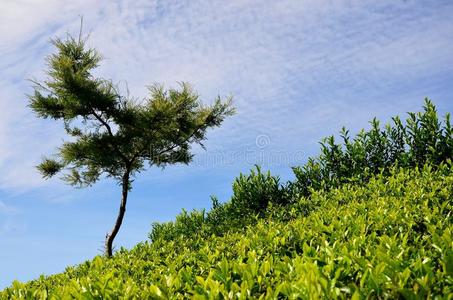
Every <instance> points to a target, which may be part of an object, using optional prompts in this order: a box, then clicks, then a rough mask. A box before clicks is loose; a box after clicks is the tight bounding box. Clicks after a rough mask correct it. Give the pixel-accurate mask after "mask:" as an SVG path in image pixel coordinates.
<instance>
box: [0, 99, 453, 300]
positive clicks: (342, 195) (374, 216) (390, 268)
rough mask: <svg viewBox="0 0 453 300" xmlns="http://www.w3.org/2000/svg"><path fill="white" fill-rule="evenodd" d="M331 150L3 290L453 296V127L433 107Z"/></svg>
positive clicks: (51, 294)
mask: <svg viewBox="0 0 453 300" xmlns="http://www.w3.org/2000/svg"><path fill="white" fill-rule="evenodd" d="M342 140H343V143H342V144H336V143H335V140H334V138H333V137H330V138H327V139H326V140H324V142H323V143H322V151H321V155H320V156H319V157H318V158H314V159H310V160H309V161H308V163H307V164H306V165H304V166H302V167H299V168H295V169H294V172H295V174H296V178H297V179H296V180H295V181H294V182H288V183H281V182H280V180H279V178H278V177H275V176H272V175H271V174H270V173H269V172H262V171H261V169H260V168H259V167H257V168H256V169H255V170H252V171H251V173H250V174H247V175H243V174H241V175H240V176H239V177H238V178H237V179H236V180H235V182H234V184H233V196H232V199H231V200H230V201H228V202H226V203H220V202H219V201H218V200H217V199H215V198H213V208H212V209H211V210H210V211H209V212H205V211H192V212H185V211H184V212H183V213H182V214H180V215H179V216H177V218H176V220H175V221H174V222H169V223H164V224H154V225H153V229H152V231H151V233H150V239H151V241H150V242H143V243H140V244H138V245H137V246H136V247H134V248H133V249H132V250H124V249H122V250H120V251H118V252H117V253H115V255H114V257H113V258H111V259H109V258H107V257H102V256H98V257H96V258H95V259H94V260H92V261H87V262H85V263H83V264H81V265H78V266H75V267H68V268H67V270H66V271H65V272H64V273H61V274H57V275H53V276H49V277H41V278H39V279H37V280H34V281H31V282H28V283H19V282H14V283H13V285H12V286H11V287H9V288H7V289H6V290H5V291H3V292H0V298H6V299H10V298H11V299H15V298H19V299H21V298H27V299H36V298H38V299H39V298H42V299H46V298H50V299H69V298H80V299H118V298H127V299H129V298H135V299H167V298H180V299H182V298H195V299H225V298H228V299H230V298H232V299H245V298H261V299H277V298H279V299H280V298H288V299H299V298H318V297H325V298H354V299H359V298H367V297H371V298H404V299H416V298H427V297H435V296H440V297H445V298H451V297H453V238H452V236H453V234H452V233H453V222H452V221H453V220H452V218H453V216H452V206H453V201H452V199H453V164H452V163H451V158H452V150H453V142H452V141H453V134H452V129H451V124H450V119H449V116H446V118H445V120H444V122H443V123H441V122H440V121H439V120H438V117H437V113H436V110H435V107H434V105H433V104H432V103H431V102H429V101H426V102H425V107H424V111H423V112H422V113H417V114H409V118H408V120H407V121H406V123H405V124H403V123H402V122H401V121H399V119H398V118H395V119H394V123H393V125H388V126H386V127H385V128H384V129H381V128H380V127H379V123H378V122H377V121H376V120H374V121H372V128H371V130H369V131H362V132H361V133H359V134H358V135H357V136H356V137H355V138H354V139H352V140H351V139H350V138H349V137H348V135H347V131H346V130H343V133H342Z"/></svg>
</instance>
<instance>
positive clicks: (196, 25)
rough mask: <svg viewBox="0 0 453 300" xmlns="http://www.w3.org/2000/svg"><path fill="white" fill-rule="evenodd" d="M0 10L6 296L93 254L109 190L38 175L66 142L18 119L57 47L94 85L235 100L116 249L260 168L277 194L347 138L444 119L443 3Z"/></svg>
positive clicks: (143, 203) (26, 116) (452, 42)
mask: <svg viewBox="0 0 453 300" xmlns="http://www.w3.org/2000/svg"><path fill="white" fill-rule="evenodd" d="M65 2H66V1H59V0H34V1H1V2H0V174H1V176H0V288H2V287H5V286H7V285H9V283H10V282H11V281H12V280H14V279H19V280H22V281H24V280H29V279H32V278H35V277H37V276H39V275H40V274H41V273H44V274H51V273H55V272H60V271H63V270H64V268H65V267H66V266H67V265H70V264H76V263H80V262H82V261H84V260H86V259H90V258H92V257H93V256H95V255H97V254H100V253H101V249H102V245H103V238H104V236H105V234H106V232H107V231H108V230H110V228H111V226H112V225H113V222H114V220H115V217H116V213H117V209H118V205H119V187H118V186H117V185H115V183H114V182H112V181H109V180H104V181H101V182H100V183H98V184H97V185H95V186H94V187H92V188H89V189H82V190H76V189H73V188H71V187H68V186H66V185H65V184H64V183H63V182H61V181H59V180H58V179H52V180H50V181H44V180H42V179H41V178H40V176H39V174H38V173H37V172H36V170H35V169H34V167H33V166H34V165H36V164H37V163H38V161H39V160H40V158H41V157H42V156H43V155H45V154H50V153H52V152H53V150H54V149H55V147H57V146H58V145H59V144H60V143H61V142H62V141H63V140H64V138H65V137H64V132H63V129H62V125H61V124H59V123H57V122H52V121H45V120H40V119H37V118H36V117H35V116H34V115H33V113H32V112H31V111H30V110H29V109H28V108H27V98H26V96H25V95H26V94H27V93H30V92H31V83H30V82H29V81H28V79H33V78H35V79H44V78H45V74H44V69H45V57H46V56H47V55H49V54H50V53H52V52H53V51H54V49H53V48H52V47H51V45H50V44H49V40H50V38H52V37H56V36H60V37H64V35H65V34H66V33H68V32H69V33H72V34H77V33H78V29H79V22H80V19H79V16H80V15H83V16H84V30H85V32H89V33H90V40H89V43H90V45H91V46H93V47H96V48H98V50H99V51H100V52H101V53H102V54H103V56H104V58H105V60H104V61H103V64H102V66H101V67H100V68H99V69H98V70H97V71H96V74H98V75H101V76H103V77H105V78H110V79H112V80H114V81H115V82H119V83H120V85H121V86H122V88H123V90H126V87H127V88H128V89H129V91H130V93H131V95H133V96H135V97H138V98H143V97H146V85H149V84H152V83H155V82H158V83H164V84H165V85H166V86H175V85H176V83H177V82H179V81H188V82H190V83H191V84H193V86H194V88H195V89H196V90H197V91H198V92H199V94H200V95H201V98H202V99H203V101H205V102H208V103H209V102H210V101H212V100H213V99H214V98H215V97H216V96H217V95H221V96H228V95H232V96H233V97H234V99H235V105H236V107H237V110H238V114H237V115H235V116H234V117H231V118H230V119H228V120H227V121H226V122H225V123H224V125H223V126H222V127H221V128H218V129H214V130H212V131H211V132H210V134H209V140H208V141H207V142H206V147H207V151H203V150H201V149H198V148H195V149H194V151H195V153H196V154H197V155H196V157H195V160H194V162H193V164H192V165H190V166H173V167H169V168H167V169H165V170H160V169H153V170H149V171H146V172H144V173H142V174H140V175H139V177H138V178H137V179H136V181H135V182H134V187H133V190H132V192H131V194H130V198H129V199H130V200H129V203H128V209H127V213H126V217H125V221H124V223H123V227H122V229H121V231H120V233H119V235H118V237H117V239H116V245H117V247H120V246H125V247H131V246H133V245H134V244H136V243H137V242H139V241H142V240H145V239H146V238H147V233H148V232H149V230H150V226H151V223H152V222H154V221H166V220H171V219H172V218H173V217H174V216H175V215H176V214H177V213H178V212H179V211H180V210H181V209H182V208H186V209H193V208H204V207H206V208H208V207H209V206H210V198H209V196H210V195H217V196H218V197H219V198H220V199H221V200H223V201H224V200H228V198H229V196H230V195H231V183H232V181H233V180H234V178H235V177H236V176H237V175H238V174H239V173H240V172H247V170H249V169H250V168H251V167H252V166H253V165H254V164H261V165H262V166H263V168H266V169H270V170H272V172H273V173H274V174H276V175H280V176H281V177H282V178H283V179H284V180H286V179H291V178H292V174H291V168H290V167H291V166H295V165H300V164H302V163H303V162H304V161H305V160H306V158H307V156H311V155H316V154H317V152H318V144H317V142H318V141H319V140H320V139H321V138H322V137H324V136H326V135H329V134H332V133H337V132H338V131H339V129H340V128H341V126H343V125H344V126H346V127H348V128H350V129H351V130H352V131H353V132H355V131H357V130H359V129H360V128H364V127H365V128H366V127H368V121H369V120H370V119H371V118H373V117H374V116H377V117H378V118H380V119H381V120H384V121H387V120H389V118H390V117H391V116H393V115H401V116H404V115H405V113H406V112H408V111H417V110H420V108H421V105H422V103H423V98H424V97H430V98H431V99H433V100H434V102H435V103H436V105H437V106H438V109H439V111H440V113H441V114H445V113H446V112H453V18H452V17H451V16H452V15H453V2H452V1H449V0H448V1H440V0H439V1H412V0H406V1H396V0H389V1H363V0H361V1H341V0H338V1H321V0H316V1H315V0H313V1H305V0H299V1H296V0H293V1H286V0H281V1H242V0H238V1H235V0H233V1H196V0H191V1H180V0H178V1H154V0H116V1H89V0H79V1H71V4H65Z"/></svg>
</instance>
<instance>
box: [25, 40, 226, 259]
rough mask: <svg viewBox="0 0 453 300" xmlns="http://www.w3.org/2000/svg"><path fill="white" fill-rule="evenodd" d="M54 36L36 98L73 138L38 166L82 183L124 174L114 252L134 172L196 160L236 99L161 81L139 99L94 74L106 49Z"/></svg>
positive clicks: (44, 114)
mask: <svg viewBox="0 0 453 300" xmlns="http://www.w3.org/2000/svg"><path fill="white" fill-rule="evenodd" d="M52 43H53V45H54V46H55V47H56V53H54V54H52V55H50V56H49V57H48V70H47V74H48V79H47V80H45V81H43V82H37V81H35V82H34V83H35V85H34V93H33V94H32V95H30V96H29V99H30V103H29V105H30V107H31V109H32V110H33V111H34V112H35V113H36V114H37V115H38V116H39V117H41V118H50V119H54V120H60V121H62V123H63V124H64V128H65V130H66V132H67V134H68V135H69V136H70V139H69V141H66V142H64V143H63V144H62V145H61V147H59V148H58V151H57V153H56V154H54V155H53V156H52V157H51V158H45V159H43V161H42V163H41V164H40V165H39V166H38V167H37V168H38V170H39V171H40V172H41V173H42V175H43V177H44V178H50V177H52V176H54V175H56V174H57V173H60V172H62V173H63V176H62V179H63V180H65V181H66V182H68V183H69V184H71V185H73V186H78V187H87V186H91V185H93V184H94V183H95V182H97V181H98V180H99V179H100V178H101V177H102V176H106V177H111V178H114V179H115V180H117V181H118V183H119V184H120V186H121V188H122V195H121V204H120V208H119V212H118V216H117V219H116V222H115V225H114V227H113V229H112V230H111V232H110V233H108V234H107V235H106V239H105V252H106V255H107V256H109V257H110V256H112V245H113V240H114V239H115V237H116V235H117V233H118V231H119V229H120V227H121V223H122V221H123V217H124V214H125V211H126V203H127V197H128V192H129V191H130V190H131V187H132V186H131V183H132V179H133V178H134V177H135V176H136V175H137V174H138V173H139V172H140V171H142V170H144V169H145V168H146V165H147V164H148V165H149V166H155V167H164V166H166V165H169V164H176V163H184V164H188V163H189V162H190V161H191V160H192V157H193V154H192V153H191V145H193V144H199V145H201V146H202V147H204V146H203V144H202V142H203V141H204V140H205V139H206V132H207V130H208V129H209V128H211V127H216V126H220V125H221V123H222V122H223V121H224V119H225V118H226V117H227V116H230V115H232V114H234V107H233V106H232V104H231V98H228V99H226V100H225V101H223V100H222V99H220V97H218V98H217V99H216V100H215V102H214V103H213V104H212V105H210V106H207V105H203V104H202V103H201V101H200V100H199V96H198V94H197V93H195V92H194V91H193V90H192V89H191V87H190V86H189V85H188V84H186V83H182V84H181V85H180V86H179V88H177V89H164V88H163V87H162V86H160V85H153V86H151V87H149V96H148V97H147V98H146V99H144V100H143V101H137V100H134V99H131V98H130V97H126V96H123V95H121V93H120V91H119V88H118V86H117V85H115V84H114V83H113V82H112V81H111V80H106V79H103V78H96V77H94V76H93V75H92V71H93V70H94V69H95V68H96V67H97V66H98V65H99V63H100V61H101V56H100V54H99V53H98V52H97V50H96V49H93V48H88V47H87V46H86V39H82V38H80V36H79V38H78V39H76V38H73V37H71V36H69V37H67V38H66V39H64V40H62V39H55V40H53V41H52Z"/></svg>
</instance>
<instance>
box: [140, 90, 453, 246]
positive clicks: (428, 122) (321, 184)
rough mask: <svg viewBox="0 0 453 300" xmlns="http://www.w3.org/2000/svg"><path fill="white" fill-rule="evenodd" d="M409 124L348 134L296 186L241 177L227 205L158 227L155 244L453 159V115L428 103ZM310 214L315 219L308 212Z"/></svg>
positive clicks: (302, 170)
mask: <svg viewBox="0 0 453 300" xmlns="http://www.w3.org/2000/svg"><path fill="white" fill-rule="evenodd" d="M408 115H409V116H408V118H407V120H406V122H405V123H403V122H402V121H401V120H400V118H399V117H394V118H393V119H392V120H393V123H392V124H387V125H385V126H384V128H381V127H380V122H379V121H378V120H376V119H373V120H372V121H371V122H370V123H371V129H370V130H368V131H365V130H361V131H360V132H359V133H358V134H357V135H356V136H355V137H354V138H351V137H350V136H349V131H348V130H346V129H345V128H343V129H342V131H341V132H340V137H341V140H342V143H336V142H335V137H334V136H330V137H327V138H325V139H324V140H323V141H322V142H321V143H320V144H321V154H320V155H319V156H318V157H315V158H309V159H308V162H307V163H306V164H305V165H304V166H302V167H295V168H293V171H294V174H295V176H296V180H295V181H294V182H286V183H284V184H282V183H281V182H280V179H279V177H277V176H273V175H271V174H270V172H262V171H261V169H260V167H259V166H256V167H255V169H254V170H251V171H250V174H240V176H239V177H238V178H236V179H235V181H234V183H233V196H232V198H231V200H230V201H228V202H226V203H219V201H218V200H217V199H216V198H215V197H213V208H212V209H211V210H210V211H209V212H206V211H204V210H203V211H196V210H194V211H192V212H190V213H188V212H186V211H183V213H182V214H181V215H179V216H178V217H177V218H176V220H175V221H174V222H168V223H163V224H159V223H155V224H153V228H152V231H151V233H150V235H149V237H150V238H151V240H153V241H154V240H157V239H166V240H168V241H170V240H172V239H174V238H175V237H176V236H178V235H184V236H190V235H191V234H192V233H193V232H197V234H202V235H204V236H210V235H211V234H215V235H219V236H221V235H224V234H227V233H230V232H232V231H238V230H239V231H240V230H242V229H243V228H244V227H246V226H248V225H252V224H255V223H256V222H257V221H258V219H259V218H260V217H263V216H265V215H266V214H267V211H268V207H269V206H270V205H271V206H276V205H277V206H288V207H290V206H291V205H293V204H294V203H296V202H298V201H299V199H300V198H301V197H309V196H310V195H311V194H312V193H313V192H315V191H319V190H328V189H331V188H335V187H340V186H341V185H343V184H346V183H355V184H364V183H366V182H368V180H369V179H370V178H371V177H372V176H374V175H376V174H380V173H383V174H388V173H389V171H390V169H391V168H392V167H393V166H395V165H396V166H399V167H402V168H414V167H422V166H424V165H425V164H430V165H431V166H433V167H435V166H437V165H439V164H440V163H442V162H447V161H449V160H451V159H452V158H453V127H452V125H451V121H450V115H449V114H447V115H446V116H445V118H444V120H443V122H441V121H439V117H438V114H437V110H436V107H435V105H434V104H433V103H432V102H431V101H430V100H428V99H425V104H424V106H423V112H417V113H408ZM306 213H309V211H308V210H307V211H306Z"/></svg>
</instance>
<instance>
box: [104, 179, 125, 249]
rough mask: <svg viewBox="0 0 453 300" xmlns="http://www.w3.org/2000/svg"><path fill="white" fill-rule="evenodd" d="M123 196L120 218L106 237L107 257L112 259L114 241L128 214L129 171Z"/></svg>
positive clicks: (123, 186) (123, 181) (123, 188)
mask: <svg viewBox="0 0 453 300" xmlns="http://www.w3.org/2000/svg"><path fill="white" fill-rule="evenodd" d="M121 186H122V194H121V204H120V210H119V212H118V217H117V218H116V223H115V226H113V229H112V232H110V233H107V235H106V236H105V254H106V255H107V257H111V256H112V254H113V250H112V246H113V240H114V239H115V237H116V235H117V234H118V231H119V230H120V227H121V223H123V218H124V213H125V212H126V203H127V194H128V192H129V171H128V170H127V171H126V172H125V173H124V175H123V179H122V183H121Z"/></svg>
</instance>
